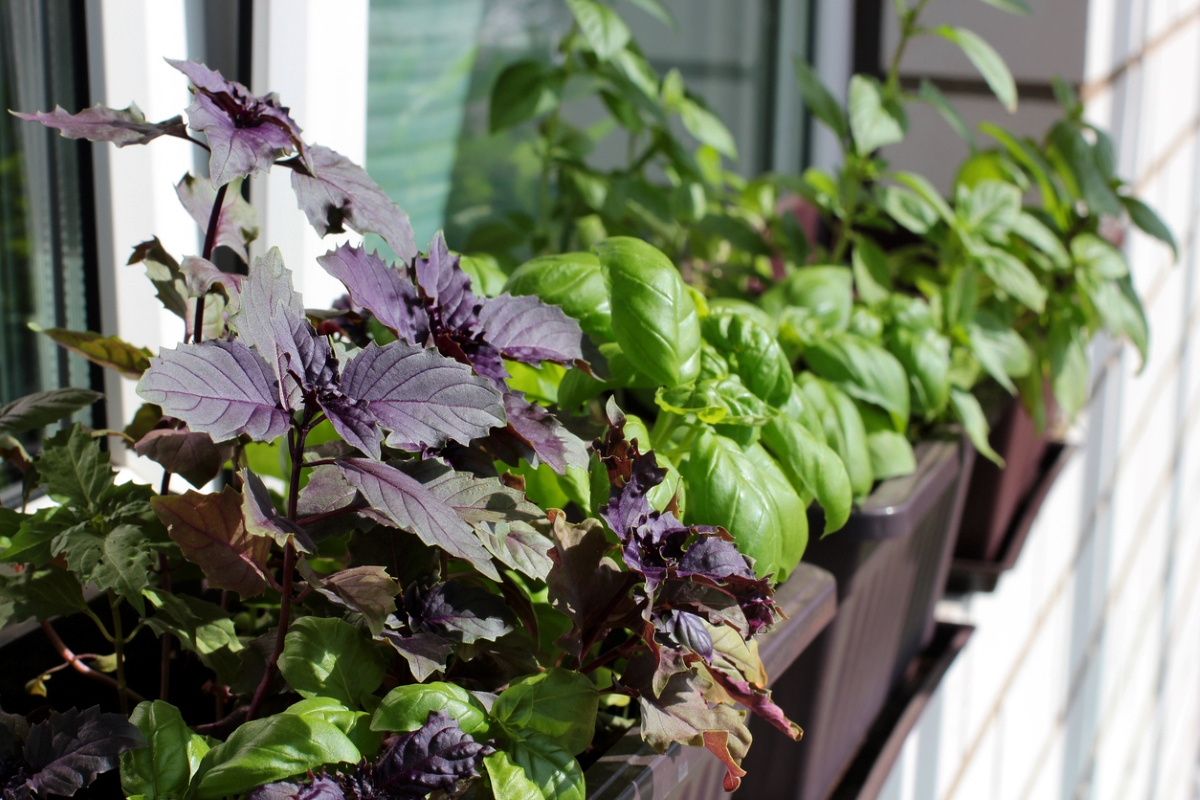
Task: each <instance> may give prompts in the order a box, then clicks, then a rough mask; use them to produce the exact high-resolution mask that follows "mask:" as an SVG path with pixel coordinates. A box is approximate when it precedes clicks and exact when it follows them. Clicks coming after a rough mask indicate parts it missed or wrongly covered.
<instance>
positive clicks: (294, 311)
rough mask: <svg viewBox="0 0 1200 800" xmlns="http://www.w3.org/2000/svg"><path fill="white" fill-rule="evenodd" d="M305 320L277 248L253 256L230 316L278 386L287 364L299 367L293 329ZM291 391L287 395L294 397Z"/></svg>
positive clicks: (298, 296) (285, 373) (302, 309)
mask: <svg viewBox="0 0 1200 800" xmlns="http://www.w3.org/2000/svg"><path fill="white" fill-rule="evenodd" d="M302 322H304V303H303V302H302V301H301V300H300V295H299V294H297V293H296V291H295V289H293V288H292V272H291V270H289V269H288V268H287V267H285V266H284V265H283V256H282V254H280V252H279V248H278V247H272V248H271V249H270V250H268V251H267V254H266V255H265V256H263V257H261V258H256V259H254V264H253V266H251V267H250V274H249V275H248V276H247V277H246V278H245V279H243V281H242V288H241V292H240V293H239V298H238V310H237V312H236V313H235V314H233V315H232V316H231V317H230V318H229V323H230V324H231V325H233V327H234V328H236V329H237V332H238V338H239V339H240V340H241V341H242V343H243V344H245V345H247V346H251V347H254V348H255V349H256V350H258V353H259V355H261V356H262V357H263V358H264V359H265V360H266V362H267V363H268V364H270V365H271V369H272V372H273V373H274V375H275V379H276V381H278V382H279V383H280V386H284V385H285V384H286V383H287V382H285V381H284V377H285V376H286V375H287V373H288V366H289V363H290V364H291V365H292V369H297V370H299V369H300V363H301V358H300V352H299V350H298V349H297V346H296V331H297V328H298V327H300V326H301V323H302ZM293 395H294V393H289V397H291V398H292V399H294V397H293Z"/></svg>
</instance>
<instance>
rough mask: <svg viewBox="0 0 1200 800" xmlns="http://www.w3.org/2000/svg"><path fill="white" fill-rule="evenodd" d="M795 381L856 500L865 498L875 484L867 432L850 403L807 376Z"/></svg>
mask: <svg viewBox="0 0 1200 800" xmlns="http://www.w3.org/2000/svg"><path fill="white" fill-rule="evenodd" d="M799 381H800V388H801V389H802V390H803V391H804V395H805V398H806V399H807V400H808V401H810V402H811V403H812V405H813V406H814V409H815V411H816V413H817V414H818V416H819V417H820V420H821V428H822V429H823V430H824V432H825V441H826V442H827V443H828V444H829V446H830V447H832V448H833V449H834V450H835V451H836V452H837V454H838V458H840V459H841V460H842V463H843V464H844V465H845V467H846V474H847V475H848V476H849V477H850V489H851V491H852V492H853V493H854V496H855V497H856V498H858V497H866V496H867V495H868V494H870V492H871V487H872V486H873V485H874V484H875V474H874V473H873V472H872V471H871V455H870V451H869V450H868V449H867V431H866V429H865V427H864V426H863V420H862V415H861V414H860V413H859V411H858V408H857V407H856V406H855V404H854V401H853V400H851V399H850V398H849V397H848V396H847V395H846V394H845V392H843V391H841V390H840V389H838V388H837V387H836V386H834V385H832V384H829V383H826V382H825V381H823V380H821V379H820V378H818V377H816V376H815V375H813V374H811V373H808V372H802V373H800V376H799ZM905 396H907V387H906V390H905Z"/></svg>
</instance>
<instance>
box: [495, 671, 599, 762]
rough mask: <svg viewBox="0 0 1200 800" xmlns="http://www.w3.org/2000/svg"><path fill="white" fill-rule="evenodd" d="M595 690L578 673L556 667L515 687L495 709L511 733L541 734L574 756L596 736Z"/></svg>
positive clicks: (497, 715)
mask: <svg viewBox="0 0 1200 800" xmlns="http://www.w3.org/2000/svg"><path fill="white" fill-rule="evenodd" d="M598 703H599V695H598V694H597V693H596V687H595V686H594V685H593V684H592V682H591V681H590V680H589V679H588V678H587V676H586V675H581V674H580V673H578V672H572V671H571V670H566V669H560V668H558V667H554V668H551V669H548V670H546V671H545V672H542V673H539V674H537V675H531V676H529V677H527V678H523V679H522V680H520V681H518V682H516V683H513V684H512V685H510V686H509V687H508V688H507V689H505V690H504V691H503V692H501V693H500V696H499V697H497V698H496V702H495V703H494V704H493V705H492V717H494V718H495V719H497V720H499V721H500V722H501V723H502V724H503V725H504V726H505V728H506V729H508V730H522V729H532V730H535V731H540V732H541V733H544V734H546V735H547V736H550V737H552V738H553V739H554V741H555V742H556V743H557V744H558V745H559V746H561V747H562V748H563V749H565V750H566V751H567V752H569V753H571V754H578V753H582V752H583V751H584V750H585V749H586V748H587V746H588V745H589V744H591V742H592V735H593V734H594V733H595V732H596V707H597V704H598Z"/></svg>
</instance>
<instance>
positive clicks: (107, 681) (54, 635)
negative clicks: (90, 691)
mask: <svg viewBox="0 0 1200 800" xmlns="http://www.w3.org/2000/svg"><path fill="white" fill-rule="evenodd" d="M42 632H43V633H45V634H46V638H47V639H49V640H50V644H51V646H53V647H54V649H55V651H56V652H57V653H58V654H59V656H61V657H62V660H63V661H65V662H66V663H67V664H68V665H70V667H71V669H73V670H75V671H76V672H78V673H79V674H80V675H86V676H87V677H89V678H91V679H92V680H94V681H97V682H99V683H103V684H104V685H105V686H110V687H112V688H113V689H117V688H118V684H117V682H116V681H115V680H113V679H112V678H110V677H109V676H107V675H105V674H104V673H103V672H97V671H96V670H94V669H92V668H91V667H89V666H88V665H87V664H85V663H83V661H82V660H81V657H80V656H77V655H75V653H73V652H72V651H71V648H69V647H67V645H66V644H65V643H64V642H63V640H62V639H61V638H60V637H59V635H58V631H56V630H54V626H53V625H51V624H50V621H49V620H43V621H42ZM125 691H126V693H127V694H128V695H129V696H130V697H131V698H133V699H134V700H136V701H137V702H139V703H140V702H142V701H143V700H145V699H146V698H144V697H142V696H141V695H140V694H138V693H137V692H135V691H133V690H132V689H129V688H126V690H125Z"/></svg>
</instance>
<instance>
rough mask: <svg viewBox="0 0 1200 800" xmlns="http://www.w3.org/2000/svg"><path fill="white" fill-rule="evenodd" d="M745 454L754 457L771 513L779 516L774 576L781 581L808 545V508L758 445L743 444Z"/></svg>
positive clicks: (788, 573) (785, 578) (775, 464)
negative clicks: (776, 565) (773, 509)
mask: <svg viewBox="0 0 1200 800" xmlns="http://www.w3.org/2000/svg"><path fill="white" fill-rule="evenodd" d="M746 455H747V456H749V457H750V458H751V459H752V460H753V461H754V465H755V466H756V467H757V468H758V474H759V475H760V476H761V478H762V484H763V488H764V489H766V490H767V496H768V497H769V498H770V499H771V502H772V503H774V505H775V516H776V517H778V519H779V571H778V573H777V574H776V580H778V581H785V580H787V577H788V575H790V574H791V572H792V570H794V569H795V568H796V565H797V564H799V563H800V559H801V558H803V556H804V551H805V549H806V548H807V547H808V512H807V510H806V509H805V503H804V502H803V501H802V500H801V499H800V495H799V494H797V493H796V490H795V489H794V488H792V484H791V482H790V481H789V480H788V477H787V475H785V474H784V473H783V470H782V469H780V465H779V464H778V463H777V462H776V461H775V459H773V458H771V456H770V455H769V454H768V453H767V451H766V450H764V449H763V448H762V445H760V444H753V445H751V446H749V447H747V448H746Z"/></svg>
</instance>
